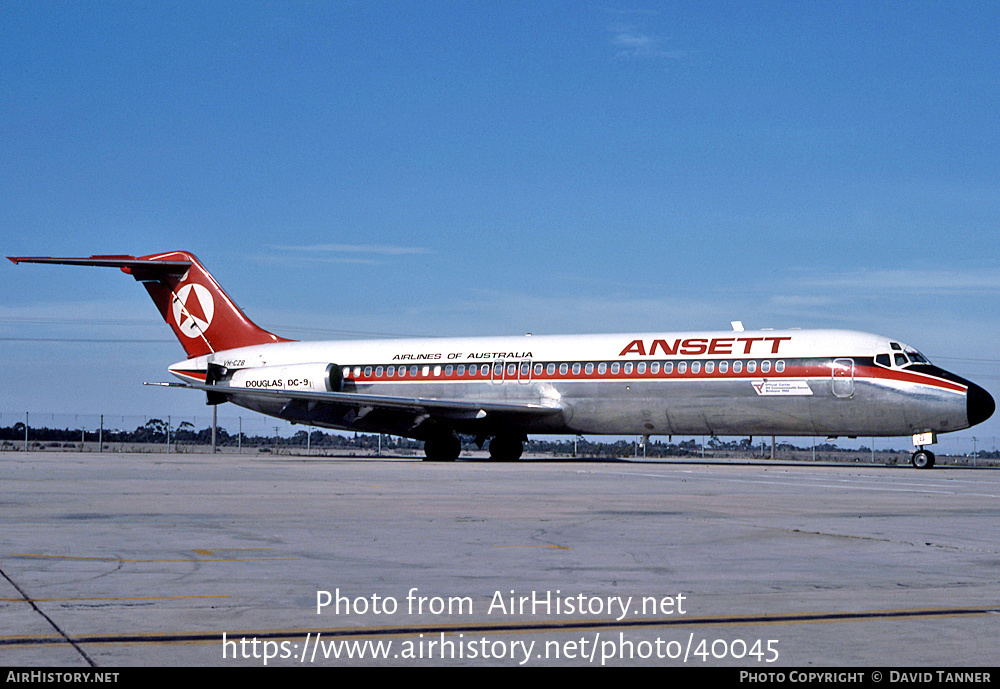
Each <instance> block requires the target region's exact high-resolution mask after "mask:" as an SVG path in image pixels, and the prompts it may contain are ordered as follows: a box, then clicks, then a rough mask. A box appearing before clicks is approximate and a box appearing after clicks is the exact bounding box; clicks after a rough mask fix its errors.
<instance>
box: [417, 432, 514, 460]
mask: <svg viewBox="0 0 1000 689" xmlns="http://www.w3.org/2000/svg"><path fill="white" fill-rule="evenodd" d="M480 447H481V445H480ZM522 452H524V444H523V442H522V439H521V438H520V437H518V436H516V435H498V436H496V437H494V438H493V439H492V440H491V441H490V459H491V460H493V461H494V462H514V461H517V460H518V459H520V458H521V453H522ZM424 454H425V455H426V461H428V462H454V461H455V460H456V459H458V456H459V455H460V454H462V441H461V440H460V439H459V437H458V436H457V435H455V434H453V433H441V434H438V435H432V436H429V437H428V438H427V439H426V440H425V441H424Z"/></svg>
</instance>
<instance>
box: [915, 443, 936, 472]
mask: <svg viewBox="0 0 1000 689" xmlns="http://www.w3.org/2000/svg"><path fill="white" fill-rule="evenodd" d="M910 464H912V465H913V466H915V467H916V468H917V469H931V468H933V466H934V453H933V452H931V451H930V450H925V449H924V448H922V447H921V448H920V449H919V450H917V451H916V452H914V453H913V455H912V456H911V457H910Z"/></svg>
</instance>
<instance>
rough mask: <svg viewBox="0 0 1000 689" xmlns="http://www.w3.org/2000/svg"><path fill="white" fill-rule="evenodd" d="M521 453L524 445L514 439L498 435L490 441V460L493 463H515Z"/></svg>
mask: <svg viewBox="0 0 1000 689" xmlns="http://www.w3.org/2000/svg"><path fill="white" fill-rule="evenodd" d="M522 452H524V445H522V444H521V441H520V440H518V439H517V438H516V437H513V436H503V435H498V436H496V437H495V438H493V440H491V441H490V459H492V460H493V461H494V462H515V461H517V460H519V459H520V458H521V453H522Z"/></svg>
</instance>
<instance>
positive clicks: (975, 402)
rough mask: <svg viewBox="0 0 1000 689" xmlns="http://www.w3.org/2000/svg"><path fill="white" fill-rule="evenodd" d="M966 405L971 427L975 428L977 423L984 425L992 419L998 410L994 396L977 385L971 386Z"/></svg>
mask: <svg viewBox="0 0 1000 689" xmlns="http://www.w3.org/2000/svg"><path fill="white" fill-rule="evenodd" d="M966 405H967V407H968V409H967V413H968V415H969V425H970V426H975V425H976V424H977V423H982V422H983V421H985V420H986V419H988V418H990V417H991V416H993V412H994V411H996V408H997V404H996V402H995V401H994V400H993V396H992V395H990V393H988V392H986V391H985V390H983V389H982V388H981V387H979V386H978V385H976V384H975V383H972V384H970V385H969V391H968V393H967V394H966Z"/></svg>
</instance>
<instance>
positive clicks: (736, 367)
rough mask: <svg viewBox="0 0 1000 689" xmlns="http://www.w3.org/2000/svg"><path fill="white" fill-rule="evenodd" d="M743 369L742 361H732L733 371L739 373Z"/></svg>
mask: <svg viewBox="0 0 1000 689" xmlns="http://www.w3.org/2000/svg"><path fill="white" fill-rule="evenodd" d="M742 371H743V362H742V361H734V362H733V373H741V372H742Z"/></svg>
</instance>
